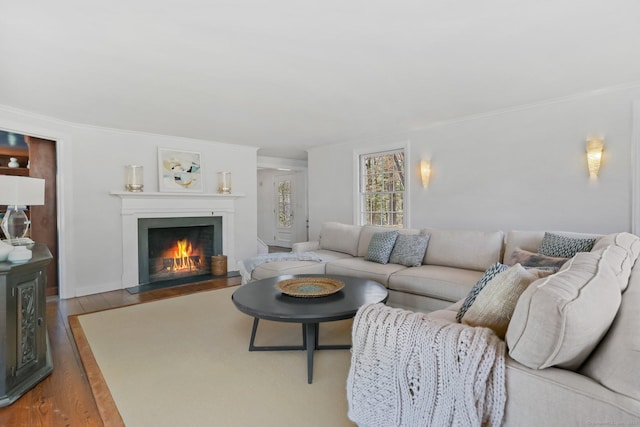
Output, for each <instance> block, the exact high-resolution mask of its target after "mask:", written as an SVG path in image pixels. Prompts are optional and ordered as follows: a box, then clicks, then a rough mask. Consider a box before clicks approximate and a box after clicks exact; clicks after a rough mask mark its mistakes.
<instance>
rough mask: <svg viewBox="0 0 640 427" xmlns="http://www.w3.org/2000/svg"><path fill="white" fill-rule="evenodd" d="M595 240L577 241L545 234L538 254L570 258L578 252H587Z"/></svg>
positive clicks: (577, 239) (571, 238) (576, 239)
mask: <svg viewBox="0 0 640 427" xmlns="http://www.w3.org/2000/svg"><path fill="white" fill-rule="evenodd" d="M595 243H596V239H595V238H592V239H579V238H575V237H567V236H561V235H559V234H554V233H549V232H545V233H544V237H543V238H542V243H541V244H540V249H538V253H540V254H542V255H546V256H552V257H561V258H572V257H573V256H575V254H577V253H578V252H589V251H590V250H591V249H592V248H593V245H594V244H595Z"/></svg>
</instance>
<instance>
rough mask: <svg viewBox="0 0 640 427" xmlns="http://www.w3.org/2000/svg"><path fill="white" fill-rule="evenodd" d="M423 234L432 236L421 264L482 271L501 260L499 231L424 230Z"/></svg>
mask: <svg viewBox="0 0 640 427" xmlns="http://www.w3.org/2000/svg"><path fill="white" fill-rule="evenodd" d="M424 232H425V233H427V234H429V235H430V236H431V237H430V238H429V249H428V250H427V252H426V254H425V257H424V262H423V264H433V265H442V266H446V267H457V268H464V269H467V270H477V271H485V270H486V269H487V268H489V267H490V266H491V265H492V264H493V263H496V262H498V261H500V257H501V254H502V241H503V237H504V234H503V233H502V231H492V232H484V231H463V230H439V229H435V228H427V229H425V230H424Z"/></svg>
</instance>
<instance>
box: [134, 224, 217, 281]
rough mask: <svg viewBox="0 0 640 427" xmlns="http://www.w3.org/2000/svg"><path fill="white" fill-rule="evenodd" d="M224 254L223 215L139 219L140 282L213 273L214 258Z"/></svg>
mask: <svg viewBox="0 0 640 427" xmlns="http://www.w3.org/2000/svg"><path fill="white" fill-rule="evenodd" d="M221 253H222V217H185V218H141V219H139V220H138V264H139V269H138V271H139V274H138V275H139V282H140V284H141V285H143V284H151V283H156V282H163V281H168V280H172V281H173V280H176V279H181V280H180V282H181V283H187V282H189V281H193V280H189V279H198V278H199V277H198V276H210V275H211V257H212V256H214V255H218V254H221Z"/></svg>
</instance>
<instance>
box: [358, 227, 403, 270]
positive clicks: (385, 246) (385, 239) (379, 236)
mask: <svg viewBox="0 0 640 427" xmlns="http://www.w3.org/2000/svg"><path fill="white" fill-rule="evenodd" d="M397 238H398V231H397V230H395V231H385V232H381V233H376V234H374V235H373V237H372V238H371V242H370V243H369V250H368V251H367V256H366V257H364V259H366V260H367V261H373V262H377V263H380V264H387V263H388V262H389V256H391V251H392V250H393V245H394V244H395V243H396V239H397Z"/></svg>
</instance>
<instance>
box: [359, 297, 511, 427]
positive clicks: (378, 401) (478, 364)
mask: <svg viewBox="0 0 640 427" xmlns="http://www.w3.org/2000/svg"><path fill="white" fill-rule="evenodd" d="M352 339H353V347H352V350H351V351H352V355H351V367H350V369H349V376H348V379H347V399H348V401H349V418H350V419H351V420H352V421H354V422H355V423H357V424H358V425H359V426H361V427H363V426H368V427H380V426H407V427H415V426H465V427H466V426H499V425H500V423H501V422H502V417H503V414H504V406H505V401H506V390H505V376H504V373H505V367H504V354H505V344H504V341H502V340H500V339H499V338H498V337H497V336H496V335H495V334H494V333H493V331H491V330H490V329H487V328H479V327H475V328H474V327H470V326H467V325H462V324H459V323H451V322H447V321H444V320H440V319H429V318H427V317H426V316H425V315H424V314H422V313H414V312H410V311H406V310H402V309H397V308H391V307H387V306H385V305H384V304H370V305H365V306H363V307H362V308H361V309H360V310H358V313H357V314H356V316H355V319H354V324H353V332H352Z"/></svg>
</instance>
